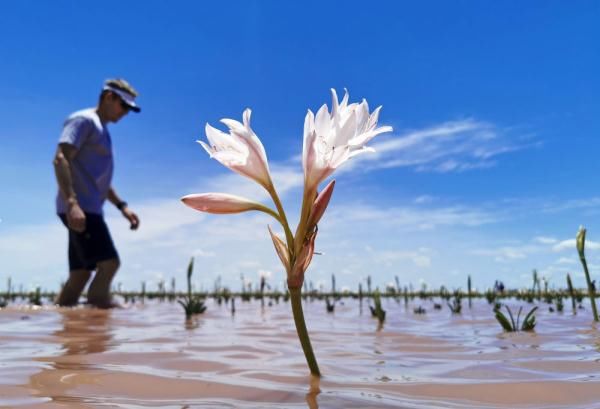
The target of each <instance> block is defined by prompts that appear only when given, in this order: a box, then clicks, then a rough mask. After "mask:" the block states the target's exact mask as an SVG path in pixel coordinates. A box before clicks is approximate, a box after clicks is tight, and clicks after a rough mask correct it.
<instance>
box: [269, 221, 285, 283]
mask: <svg viewBox="0 0 600 409" xmlns="http://www.w3.org/2000/svg"><path fill="white" fill-rule="evenodd" d="M267 227H268V229H269V234H271V239H272V240H273V245H274V246H275V251H276V252H277V255H278V256H279V259H280V260H281V263H282V264H283V266H284V267H285V271H286V272H289V271H290V256H289V251H288V248H287V246H286V245H285V243H284V241H283V240H282V239H281V238H280V237H279V236H278V235H276V234H275V233H273V230H271V226H267Z"/></svg>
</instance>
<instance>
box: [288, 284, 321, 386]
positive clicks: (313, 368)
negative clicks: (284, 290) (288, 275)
mask: <svg viewBox="0 0 600 409" xmlns="http://www.w3.org/2000/svg"><path fill="white" fill-rule="evenodd" d="M288 289H289V291H290V299H291V304H292V313H293V314H294V323H295V324H296V332H297V333H298V338H300V344H301V345H302V350H303V351H304V356H305V357H306V362H307V363H308V367H309V368H310V373H311V374H312V375H314V376H321V371H319V366H318V365H317V359H316V358H315V353H314V352H313V349H312V345H311V344H310V338H309V337H308V330H307V329H306V323H305V321H304V312H303V311H302V290H301V289H300V288H288Z"/></svg>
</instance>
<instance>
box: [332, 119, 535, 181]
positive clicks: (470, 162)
mask: <svg viewBox="0 0 600 409" xmlns="http://www.w3.org/2000/svg"><path fill="white" fill-rule="evenodd" d="M537 146H540V143H539V142H526V143H523V142H521V141H516V138H515V137H514V136H512V131H511V130H510V129H500V128H498V127H496V126H494V125H493V124H490V123H487V122H483V121H477V120H475V119H464V120H459V121H449V122H445V123H442V124H439V125H435V126H432V127H430V128H426V129H423V130H418V131H413V132H409V133H407V134H404V135H401V136H387V137H386V136H382V137H380V138H379V140H378V141H376V142H374V143H373V144H372V147H373V148H374V149H375V153H374V154H369V155H361V156H359V157H357V158H356V160H354V161H353V162H352V164H351V165H350V166H346V167H345V168H343V169H344V170H345V171H348V170H350V168H353V167H357V166H358V164H359V163H362V164H361V168H362V169H363V170H365V169H366V170H369V169H379V168H396V167H414V168H415V169H416V170H417V171H421V172H439V173H447V172H462V171H467V170H472V169H481V168H489V167H492V166H495V165H496V161H494V160H492V159H493V158H495V157H497V156H499V155H503V154H507V153H509V152H516V151H519V150H522V149H529V148H532V147H537Z"/></svg>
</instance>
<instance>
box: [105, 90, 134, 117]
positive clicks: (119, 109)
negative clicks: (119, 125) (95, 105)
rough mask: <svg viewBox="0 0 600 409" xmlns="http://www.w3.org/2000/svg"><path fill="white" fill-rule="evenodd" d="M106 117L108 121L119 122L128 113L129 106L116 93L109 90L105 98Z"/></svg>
mask: <svg viewBox="0 0 600 409" xmlns="http://www.w3.org/2000/svg"><path fill="white" fill-rule="evenodd" d="M105 102H106V113H107V119H108V120H109V121H110V122H115V123H116V122H119V121H120V120H121V118H123V117H124V116H125V115H127V114H128V113H129V106H128V105H127V104H126V103H125V102H124V101H123V99H122V98H121V97H120V96H118V95H117V94H115V93H113V92H110V93H109V94H108V95H107V96H106V99H105Z"/></svg>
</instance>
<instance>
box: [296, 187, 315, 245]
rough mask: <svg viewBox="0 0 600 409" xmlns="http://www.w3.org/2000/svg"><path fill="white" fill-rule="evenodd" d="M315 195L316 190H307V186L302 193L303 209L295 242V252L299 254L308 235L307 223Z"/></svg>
mask: <svg viewBox="0 0 600 409" xmlns="http://www.w3.org/2000/svg"><path fill="white" fill-rule="evenodd" d="M304 184H305V185H306V182H304ZM314 196H315V192H313V191H312V190H310V191H307V190H306V186H305V191H304V194H303V195H302V210H301V213H300V221H299V222H298V227H297V228H296V236H295V239H296V241H295V242H294V245H295V249H294V251H295V254H299V252H300V250H301V249H302V245H303V244H304V237H305V236H306V223H307V222H308V218H309V217H310V210H311V209H312V205H313V202H314ZM311 198H312V199H311Z"/></svg>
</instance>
